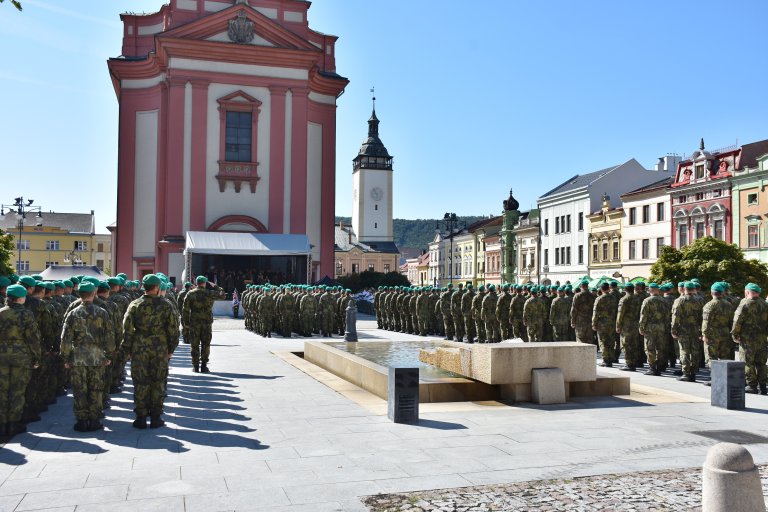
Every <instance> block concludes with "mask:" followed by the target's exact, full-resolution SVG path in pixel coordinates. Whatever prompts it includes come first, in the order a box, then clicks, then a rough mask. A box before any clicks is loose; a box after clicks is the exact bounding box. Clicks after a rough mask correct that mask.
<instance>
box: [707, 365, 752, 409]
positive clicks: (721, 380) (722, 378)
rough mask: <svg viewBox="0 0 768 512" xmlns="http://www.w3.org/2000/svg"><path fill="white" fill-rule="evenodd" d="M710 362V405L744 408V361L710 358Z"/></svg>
mask: <svg viewBox="0 0 768 512" xmlns="http://www.w3.org/2000/svg"><path fill="white" fill-rule="evenodd" d="M711 363H712V372H711V373H712V405H714V406H715V407H725V408H726V409H737V410H738V409H744V407H745V404H744V384H745V376H744V369H745V364H744V362H742V361H722V360H712V361H711Z"/></svg>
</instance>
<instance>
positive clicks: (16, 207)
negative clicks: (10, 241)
mask: <svg viewBox="0 0 768 512" xmlns="http://www.w3.org/2000/svg"><path fill="white" fill-rule="evenodd" d="M34 202H35V200H34V199H27V200H26V202H25V201H24V197H22V196H19V197H17V198H14V200H13V204H12V205H9V204H1V205H0V215H2V216H5V209H6V208H8V213H15V214H16V218H17V219H18V221H17V227H18V228H19V239H18V240H17V242H16V243H17V245H18V248H19V257H18V260H17V262H16V272H18V273H21V247H22V244H21V233H22V231H23V230H24V219H26V218H27V214H28V213H34V212H37V215H36V218H37V222H36V223H35V225H36V226H42V225H43V221H42V219H43V213H42V208H41V207H40V206H32V203H34Z"/></svg>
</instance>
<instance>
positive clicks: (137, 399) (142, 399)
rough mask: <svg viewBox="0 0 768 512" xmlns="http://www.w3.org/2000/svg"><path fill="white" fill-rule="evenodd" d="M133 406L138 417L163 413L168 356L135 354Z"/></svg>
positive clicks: (132, 368) (157, 353)
mask: <svg viewBox="0 0 768 512" xmlns="http://www.w3.org/2000/svg"><path fill="white" fill-rule="evenodd" d="M131 377H132V378H133V406H134V410H135V411H136V414H137V415H138V416H149V415H159V414H161V413H162V412H163V401H164V400H165V383H166V378H167V377H168V355H167V354H164V353H162V352H154V351H152V352H147V353H144V354H140V355H137V354H133V361H132V362H131Z"/></svg>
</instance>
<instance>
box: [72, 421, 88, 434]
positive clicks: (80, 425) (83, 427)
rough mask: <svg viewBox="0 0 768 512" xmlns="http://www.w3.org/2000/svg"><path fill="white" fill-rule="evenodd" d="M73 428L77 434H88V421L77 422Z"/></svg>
mask: <svg viewBox="0 0 768 512" xmlns="http://www.w3.org/2000/svg"><path fill="white" fill-rule="evenodd" d="M73 428H74V429H75V430H76V431H77V432H88V420H77V423H75V426H74V427H73Z"/></svg>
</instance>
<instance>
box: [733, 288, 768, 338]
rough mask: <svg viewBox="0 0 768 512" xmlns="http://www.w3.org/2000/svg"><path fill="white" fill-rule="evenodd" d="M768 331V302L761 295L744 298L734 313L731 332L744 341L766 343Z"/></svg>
mask: <svg viewBox="0 0 768 512" xmlns="http://www.w3.org/2000/svg"><path fill="white" fill-rule="evenodd" d="M766 332H768V304H766V303H765V300H763V299H762V298H761V297H756V298H754V299H753V298H751V297H750V298H748V299H747V298H744V299H741V302H739V307H738V308H736V313H734V315H733V326H732V327H731V334H732V335H733V336H734V337H737V338H740V339H741V340H743V341H753V342H757V341H761V342H762V343H765V335H766Z"/></svg>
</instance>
